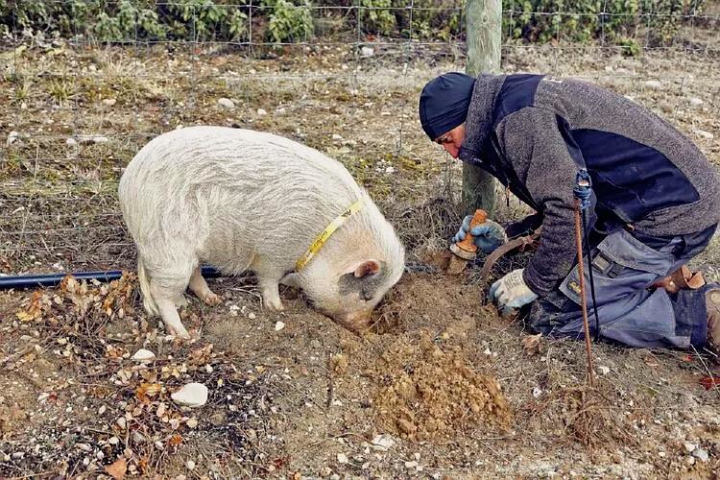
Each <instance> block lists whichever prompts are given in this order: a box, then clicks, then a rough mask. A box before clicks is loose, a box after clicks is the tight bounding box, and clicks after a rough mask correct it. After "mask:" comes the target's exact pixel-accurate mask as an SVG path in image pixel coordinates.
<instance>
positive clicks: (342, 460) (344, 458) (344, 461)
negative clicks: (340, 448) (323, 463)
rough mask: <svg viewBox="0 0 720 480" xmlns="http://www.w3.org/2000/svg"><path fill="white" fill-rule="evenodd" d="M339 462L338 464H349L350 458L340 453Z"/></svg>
mask: <svg viewBox="0 0 720 480" xmlns="http://www.w3.org/2000/svg"><path fill="white" fill-rule="evenodd" d="M337 461H338V463H342V464H346V463H348V457H347V455H345V454H344V453H338V454H337Z"/></svg>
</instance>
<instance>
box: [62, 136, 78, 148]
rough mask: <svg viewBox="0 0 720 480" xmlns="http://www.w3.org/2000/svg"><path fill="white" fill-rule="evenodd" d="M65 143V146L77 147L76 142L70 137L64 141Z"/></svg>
mask: <svg viewBox="0 0 720 480" xmlns="http://www.w3.org/2000/svg"><path fill="white" fill-rule="evenodd" d="M65 143H66V144H67V145H70V146H72V145H77V143H78V142H77V140H75V139H74V138H72V137H70V138H68V139H67V140H65Z"/></svg>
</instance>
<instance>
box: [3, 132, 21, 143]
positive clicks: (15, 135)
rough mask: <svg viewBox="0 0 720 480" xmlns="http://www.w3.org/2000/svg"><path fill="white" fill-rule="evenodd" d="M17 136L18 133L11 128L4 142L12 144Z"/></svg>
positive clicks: (18, 135)
mask: <svg viewBox="0 0 720 480" xmlns="http://www.w3.org/2000/svg"><path fill="white" fill-rule="evenodd" d="M18 138H20V134H19V133H18V132H16V131H14V130H13V131H12V132H10V135H8V138H7V142H6V144H7V145H12V144H13V143H15V140H17V139H18Z"/></svg>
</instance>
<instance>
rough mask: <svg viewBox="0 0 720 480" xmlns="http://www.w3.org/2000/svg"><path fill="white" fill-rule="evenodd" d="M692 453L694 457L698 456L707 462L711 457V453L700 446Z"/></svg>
mask: <svg viewBox="0 0 720 480" xmlns="http://www.w3.org/2000/svg"><path fill="white" fill-rule="evenodd" d="M692 454H693V457H695V458H697V459H698V460H700V461H701V462H707V461H708V460H709V459H710V455H708V452H706V451H705V450H703V449H702V448H699V447H698V448H696V449H695V450H693V452H692Z"/></svg>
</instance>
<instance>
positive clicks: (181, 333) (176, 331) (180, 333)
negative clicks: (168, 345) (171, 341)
mask: <svg viewBox="0 0 720 480" xmlns="http://www.w3.org/2000/svg"><path fill="white" fill-rule="evenodd" d="M168 332H169V333H170V335H173V336H175V337H178V338H180V339H183V340H190V339H191V338H192V337H191V336H190V334H189V333H188V331H187V330H185V327H180V328H172V327H170V328H168Z"/></svg>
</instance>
